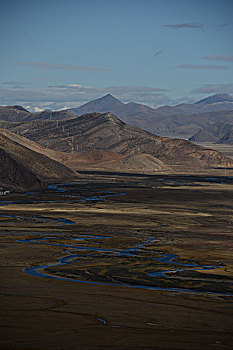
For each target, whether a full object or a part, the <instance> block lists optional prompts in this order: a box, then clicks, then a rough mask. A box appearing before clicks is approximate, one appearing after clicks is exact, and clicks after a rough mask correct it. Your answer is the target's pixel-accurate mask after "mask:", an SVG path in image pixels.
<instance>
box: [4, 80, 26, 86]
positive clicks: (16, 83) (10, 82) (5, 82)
mask: <svg viewBox="0 0 233 350" xmlns="http://www.w3.org/2000/svg"><path fill="white" fill-rule="evenodd" d="M1 84H2V85H10V86H11V85H25V83H23V82H21V81H3V82H1Z"/></svg>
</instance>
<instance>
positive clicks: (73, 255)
mask: <svg viewBox="0 0 233 350" xmlns="http://www.w3.org/2000/svg"><path fill="white" fill-rule="evenodd" d="M68 185H70V184H59V185H51V186H49V189H48V190H53V191H57V192H58V194H59V195H60V194H62V193H64V192H66V188H67V186H68ZM71 185H75V183H72V184H71ZM31 193H32V194H33V192H31ZM31 193H30V194H31ZM30 194H29V195H30ZM124 194H125V193H123V192H122V193H117V192H111V191H100V195H94V196H88V197H82V198H80V199H79V200H80V201H83V200H85V201H101V200H105V199H107V198H109V197H112V196H119V195H124ZM60 201H61V198H59V199H58V200H56V202H60ZM54 202H55V201H54ZM66 202H67V200H66ZM69 202H70V201H69ZM12 203H13V202H11V201H9V202H6V201H5V202H1V203H0V204H1V205H2V204H4V205H7V204H12ZM38 203H41V201H38ZM17 204H18V203H17ZM0 217H3V218H13V219H21V220H24V219H26V220H35V221H36V222H42V223H43V222H45V223H52V224H55V225H73V224H74V222H73V221H71V220H67V219H64V218H48V217H42V216H40V215H34V216H32V217H24V216H16V215H0ZM160 228H161V224H160V225H159V226H157V230H159V229H160ZM1 234H12V235H21V236H22V235H24V234H25V235H34V234H35V235H37V236H39V237H37V238H30V239H20V240H17V242H19V243H22V244H40V245H46V246H54V247H60V248H65V252H64V253H63V254H65V255H64V256H62V257H60V258H59V259H58V261H57V262H56V263H53V264H51V263H50V264H43V265H38V266H32V267H27V268H25V269H24V272H25V273H27V274H29V275H31V276H34V277H41V278H50V279H56V280H65V281H69V282H78V283H86V284H98V285H106V286H116V287H117V286H120V287H127V288H139V289H147V290H161V291H175V292H185V293H197V294H203V293H205V294H206V293H210V294H214V295H218V296H230V297H232V296H233V293H230V292H217V291H211V292H210V291H206V290H204V289H203V290H201V289H200V288H199V289H189V288H172V287H161V286H148V285H141V284H133V283H124V282H121V281H118V280H117V279H115V278H114V280H113V279H112V280H111V281H110V282H101V281H94V280H93V281H92V280H90V281H89V280H81V279H76V278H69V277H65V276H56V275H52V274H49V273H47V272H46V271H45V269H46V268H51V267H55V266H62V265H67V264H71V263H72V262H74V259H75V260H79V259H82V258H83V257H87V256H88V257H91V256H92V255H91V252H93V253H99V254H103V253H107V254H110V255H113V256H114V257H121V258H122V257H125V259H127V258H128V257H133V258H136V257H137V256H138V254H140V253H143V250H144V249H146V246H147V245H149V244H150V243H153V242H155V241H156V239H155V238H153V237H148V238H147V239H146V240H145V241H144V242H142V243H139V244H136V245H135V246H133V247H129V248H127V249H112V248H101V242H102V241H103V240H105V239H108V238H111V237H109V236H104V235H94V234H78V235H76V237H69V238H64V239H66V240H67V239H68V240H69V242H70V244H64V243H61V242H59V241H61V238H62V237H61V234H60V233H59V234H56V233H49V232H46V233H45V232H41V233H40V232H30V233H28V232H25V233H22V232H20V233H9V232H8V233H7V232H3V233H1ZM92 240H94V241H95V243H96V242H98V243H99V246H98V247H93V246H92V245H91V244H90V245H89V243H90V242H91V241H92ZM51 241H52V242H51ZM56 241H57V242H56ZM79 242H80V244H79ZM83 244H85V245H83ZM87 251H88V254H87ZM82 252H86V254H85V255H84V254H82ZM153 255H154V256H153V261H154V262H155V263H156V262H158V263H160V264H164V265H165V266H167V265H168V264H171V266H172V268H170V269H167V270H162V271H156V272H150V273H147V275H148V276H150V277H153V278H155V279H156V278H157V279H160V278H163V279H164V278H165V279H169V278H170V274H174V273H176V272H182V271H185V270H187V269H189V270H193V271H201V270H212V269H217V268H220V267H222V266H221V265H220V266H212V265H201V264H194V263H190V262H189V263H184V262H181V261H179V258H178V256H177V255H175V254H168V253H163V252H153ZM178 278H179V279H180V280H185V279H186V278H185V277H178ZM211 282H214V283H217V284H218V283H224V284H228V285H231V284H232V283H233V281H231V280H224V279H223V280H218V279H215V280H213V279H212V280H211Z"/></svg>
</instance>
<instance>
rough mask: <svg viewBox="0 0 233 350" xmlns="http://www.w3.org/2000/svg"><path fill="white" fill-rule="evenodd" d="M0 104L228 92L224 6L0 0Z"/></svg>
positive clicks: (208, 2)
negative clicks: (110, 96) (111, 96)
mask: <svg viewBox="0 0 233 350" xmlns="http://www.w3.org/2000/svg"><path fill="white" fill-rule="evenodd" d="M0 32H1V56H0V62H1V78H0V104H21V105H23V106H24V107H26V106H30V107H39V108H42V109H44V108H54V109H58V108H62V107H64V106H68V107H69V106H74V107H75V106H79V105H81V104H83V103H85V102H86V101H89V100H91V99H94V98H97V97H101V96H103V95H105V94H107V93H111V94H112V95H114V96H115V97H117V98H119V99H120V100H121V101H123V102H129V101H134V102H139V103H145V104H148V105H150V106H152V107H156V106H159V105H163V104H174V103H179V102H183V101H186V102H189V101H194V100H197V99H199V98H202V97H204V96H208V95H210V94H214V93H233V81H232V77H233V74H232V72H233V71H232V66H233V44H232V37H233V35H232V34H233V2H232V0H202V1H199V0H125V1H121V0H108V1H106V0H85V1H82V0H30V1H29V0H20V1H18V0H17V1H16V0H1V11H0Z"/></svg>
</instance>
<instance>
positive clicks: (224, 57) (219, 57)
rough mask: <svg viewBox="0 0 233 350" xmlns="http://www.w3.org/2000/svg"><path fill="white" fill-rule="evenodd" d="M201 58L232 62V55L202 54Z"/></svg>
mask: <svg viewBox="0 0 233 350" xmlns="http://www.w3.org/2000/svg"><path fill="white" fill-rule="evenodd" d="M202 59H203V60H209V61H224V62H233V55H208V56H203V57H202Z"/></svg>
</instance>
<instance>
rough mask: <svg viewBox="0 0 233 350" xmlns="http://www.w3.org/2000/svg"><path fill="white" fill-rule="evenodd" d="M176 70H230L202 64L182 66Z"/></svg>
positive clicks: (224, 67)
mask: <svg viewBox="0 0 233 350" xmlns="http://www.w3.org/2000/svg"><path fill="white" fill-rule="evenodd" d="M176 68H180V69H212V70H228V69H229V67H227V66H215V65H201V64H182V65H181V66H177V67H176Z"/></svg>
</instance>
